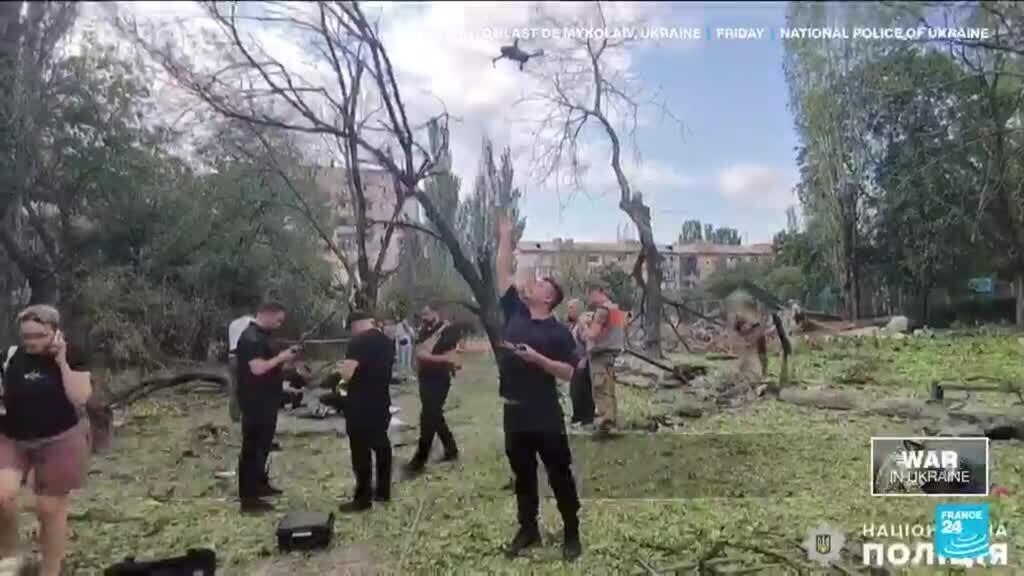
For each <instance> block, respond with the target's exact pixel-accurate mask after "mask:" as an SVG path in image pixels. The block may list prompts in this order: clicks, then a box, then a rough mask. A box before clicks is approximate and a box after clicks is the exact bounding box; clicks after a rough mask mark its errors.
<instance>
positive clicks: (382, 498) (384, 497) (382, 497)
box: [373, 494, 391, 503]
mask: <svg viewBox="0 0 1024 576" xmlns="http://www.w3.org/2000/svg"><path fill="white" fill-rule="evenodd" d="M373 501H374V502H383V503H387V502H391V495H390V494H377V495H376V496H374V497H373Z"/></svg>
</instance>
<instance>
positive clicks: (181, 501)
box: [71, 337, 1024, 576]
mask: <svg viewBox="0 0 1024 576" xmlns="http://www.w3.org/2000/svg"><path fill="white" fill-rule="evenodd" d="M1022 352H1024V347H1022V346H1021V345H1020V344H1018V343H1017V341H1016V340H1015V339H1013V338H982V337H972V338H958V339H934V340H930V339H929V340H912V341H911V340H904V341H883V342H881V343H880V344H878V346H877V347H876V346H874V345H872V344H870V343H867V344H862V345H856V346H855V345H853V344H837V345H833V346H831V347H829V348H827V349H825V350H821V351H815V352H811V351H802V352H799V353H798V354H797V356H796V358H795V362H794V365H795V368H796V373H797V376H798V377H799V378H800V379H801V380H804V381H821V382H833V383H834V382H854V383H855V384H850V385H851V386H854V385H855V386H858V387H860V388H861V389H863V390H864V391H865V393H871V394H874V395H883V396H924V395H926V394H927V390H928V386H929V384H930V383H931V382H932V381H933V380H936V379H944V380H951V381H955V380H959V379H963V378H964V377H966V376H973V375H984V376H990V377H996V378H1001V379H1007V380H1012V381H1017V382H1024V365H1022V363H1021V353H1022ZM414 388H415V387H414V386H406V387H405V389H400V390H399V389H396V390H395V393H393V397H394V398H395V400H396V402H397V404H398V405H399V406H401V407H402V412H401V415H403V416H404V417H405V418H406V419H410V420H415V418H416V415H417V414H418V401H417V399H416V395H415V390H414ZM677 395H678V392H673V391H659V392H654V393H652V392H648V391H642V390H638V389H633V388H620V406H621V408H620V410H621V412H622V417H623V419H624V420H625V423H626V424H627V425H630V424H640V423H642V422H643V421H645V420H646V418H647V417H648V416H651V415H655V414H658V413H661V412H670V411H672V409H673V405H674V402H675V400H676V397H677ZM986 401H988V402H990V403H997V404H998V403H1004V404H1005V403H1009V402H1010V397H1006V396H999V395H992V396H991V397H986ZM447 417H448V420H449V423H450V424H451V426H452V428H453V430H454V433H455V435H456V437H457V439H458V440H459V441H460V443H461V444H462V448H463V459H462V460H461V461H460V462H459V463H456V464H445V465H434V466H432V467H431V468H429V473H428V474H426V475H424V476H422V477H419V478H417V479H415V480H411V481H404V482H401V483H399V484H397V485H396V487H395V495H396V496H397V499H396V500H395V501H394V502H392V503H391V504H389V505H387V506H386V507H378V508H376V509H374V510H373V511H372V512H370V513H368V514H365V515H360V516H356V517H348V516H341V517H339V518H338V520H337V523H336V530H337V537H336V542H335V545H334V548H333V549H332V550H331V551H329V552H321V553H319V554H315V555H310V556H302V555H299V556H292V557H287V558H280V557H278V556H276V553H275V552H274V526H275V524H276V521H277V519H278V518H279V516H267V517H262V518H249V517H242V516H240V515H239V514H238V513H237V504H236V503H235V502H234V500H233V498H234V492H235V490H234V481H233V480H230V479H228V480H224V479H220V478H218V477H217V475H216V473H217V472H220V471H225V470H233V469H234V464H235V459H236V458H237V451H238V446H239V437H238V432H237V430H235V429H234V428H232V426H231V425H230V423H229V421H228V419H227V410H226V407H225V401H224V399H223V398H217V397H211V396H200V395H172V396H167V397H163V398H159V399H155V400H147V401H143V402H141V403H138V404H136V405H135V406H133V407H132V408H131V409H130V411H129V412H128V413H126V414H125V415H124V419H125V424H124V425H123V426H122V427H120V428H119V429H118V430H117V433H116V436H115V441H114V443H113V446H112V449H111V451H110V452H109V454H107V455H104V456H101V457H98V458H97V459H96V460H95V461H94V462H93V470H92V473H91V475H90V480H89V485H88V487H87V489H85V490H84V491H83V493H81V494H80V495H79V496H78V497H77V499H76V501H75V504H74V506H73V521H72V528H73V531H74V543H73V554H72V559H71V563H72V564H73V567H74V568H75V573H77V574H95V573H98V572H99V571H100V570H101V568H102V567H104V566H106V565H109V564H110V563H112V562H114V561H116V560H118V559H120V558H121V557H124V556H129V555H134V556H138V557H140V558H141V557H145V558H152V557H159V556H164V555H173V554H178V553H181V552H182V551H184V550H185V549H187V548H189V547H200V546H205V547H212V548H215V549H216V550H217V553H218V555H219V557H220V558H221V559H222V560H221V562H222V566H223V570H222V572H223V573H224V574H239V575H246V576H248V575H259V574H266V575H269V574H290V575H300V574H318V573H319V574H363V573H407V574H566V573H579V574H628V573H634V572H635V571H636V570H638V569H639V568H640V562H641V561H642V562H644V563H646V564H647V565H649V566H655V567H657V566H666V565H672V564H680V563H683V562H686V561H692V560H694V559H696V558H698V557H699V556H700V555H701V554H704V553H706V552H707V550H708V548H709V547H710V546H711V545H712V543H713V542H715V541H717V540H720V539H725V540H728V541H730V542H734V543H739V544H746V545H755V546H757V547H760V548H765V549H769V550H774V551H778V552H782V553H784V554H785V555H787V556H790V557H793V558H795V559H797V560H801V561H803V560H806V558H801V557H800V553H799V551H795V549H793V548H792V545H791V544H790V543H788V542H792V541H802V540H803V539H804V537H805V534H806V532H807V530H808V529H809V528H811V527H813V526H816V525H817V524H819V523H822V522H825V523H828V524H831V525H833V526H837V527H842V528H843V529H845V531H846V532H847V533H851V534H852V533H855V532H856V533H859V532H860V529H861V526H863V525H864V524H866V523H872V522H873V523H877V524H883V523H884V524H915V523H922V524H930V523H932V521H933V520H932V515H933V513H934V504H935V500H934V499H929V498H897V499H893V498H873V497H871V496H870V495H869V492H868V490H869V479H868V472H867V471H868V458H869V455H868V447H869V440H868V439H869V437H870V436H872V435H885V434H898V433H918V432H919V429H918V426H917V425H915V423H913V422H899V421H894V420H891V419H886V418H878V417H860V416H856V415H853V414H849V413H843V412H829V411H821V410H811V409H807V408H801V407H797V406H792V405H788V404H782V403H778V402H775V401H768V400H766V401H762V402H758V403H755V404H751V405H748V406H745V407H743V408H740V409H737V410H735V411H730V412H724V413H718V414H715V415H711V416H707V417H704V418H701V419H696V420H689V421H687V423H686V425H685V426H684V427H683V428H682V430H681V431H680V433H679V434H665V433H661V434H658V435H657V436H626V437H625V438H622V439H619V440H616V441H613V442H610V443H604V444H594V443H593V442H591V441H590V440H586V439H580V440H576V441H575V442H574V448H573V450H574V454H575V458H576V461H577V469H578V475H579V476H580V477H581V484H582V491H583V496H584V498H585V500H584V505H583V512H582V522H583V535H584V545H585V552H584V556H583V558H582V559H581V561H580V562H579V563H578V564H577V565H575V566H573V567H571V568H570V567H567V566H566V565H564V564H563V563H562V562H561V560H560V554H559V547H558V542H559V541H560V539H561V536H560V531H561V523H560V520H559V518H558V514H557V511H556V510H555V508H554V505H553V502H551V501H545V502H544V503H543V504H542V516H543V525H544V526H545V531H546V532H547V534H546V535H547V538H546V545H545V546H544V547H543V548H540V549H538V550H537V551H536V552H534V553H533V554H532V555H530V556H529V557H527V558H523V559H519V560H516V561H509V560H506V559H505V558H504V557H502V556H501V554H500V553H499V548H500V546H501V545H502V544H504V543H505V542H506V540H507V539H508V538H509V537H510V536H511V535H512V533H513V531H514V518H515V509H514V499H513V497H512V494H511V492H508V491H505V490H504V489H503V485H504V484H505V483H506V482H507V481H508V479H509V473H508V468H507V464H506V461H505V458H504V453H503V444H502V432H501V429H500V406H499V404H498V402H497V383H496V374H495V370H494V367H493V364H492V363H491V362H490V361H488V359H487V357H486V356H484V355H480V356H479V357H478V358H476V359H475V360H472V361H470V362H468V363H467V366H466V368H465V369H464V370H463V371H462V372H461V373H460V375H459V377H458V378H457V380H456V382H455V384H454V386H453V389H452V395H451V399H450V400H449V406H448V416H447ZM414 434H415V432H412V433H409V434H408V435H410V436H411V435H414ZM407 439H411V438H407ZM279 440H280V442H281V444H282V445H283V447H284V451H283V452H282V453H278V454H275V455H274V460H273V465H272V475H273V477H274V478H275V483H276V484H278V485H279V486H280V487H283V488H285V492H286V494H285V497H284V498H283V499H282V500H281V501H280V506H279V508H280V510H282V511H284V510H286V509H296V508H298V509H302V508H309V509H314V510H331V509H334V508H335V507H336V505H337V503H338V501H339V499H341V498H344V497H347V496H348V495H349V494H350V492H351V488H352V476H351V472H350V467H349V460H348V447H347V442H346V441H345V440H342V439H338V438H335V437H333V436H329V435H316V436H282V437H280V438H279ZM412 448H413V447H412V446H411V445H408V446H404V447H399V448H397V449H396V460H397V461H399V462H401V461H404V460H406V459H407V458H408V457H409V455H410V454H411V451H412ZM993 468H994V469H993V472H992V474H993V479H994V482H995V483H997V484H1001V485H1005V486H1008V487H1010V488H1011V490H1013V493H1014V494H1015V495H1017V494H1021V493H1022V491H1024V481H1022V474H1021V472H1022V468H1024V449H1022V446H1021V445H1020V444H1008V443H999V444H996V445H994V455H993ZM542 481H543V480H542ZM991 502H992V504H993V508H992V515H993V522H994V523H996V524H999V523H1004V524H1005V525H1006V526H1007V528H1008V530H1009V531H1010V539H1011V547H1010V562H1011V564H1013V565H1016V566H1017V568H1010V569H1007V570H1006V571H1004V572H1003V573H1006V574H1011V573H1015V574H1021V573H1024V569H1022V568H1020V566H1022V564H1021V559H1022V558H1024V557H1022V554H1024V521H1022V519H1024V506H1022V505H1021V500H1020V498H1019V497H1018V496H1013V497H1009V498H1000V499H992V500H991ZM787 547H788V548H787ZM751 562H752V563H753V564H757V563H762V564H763V563H765V562H769V563H770V562H771V561H770V560H765V559H764V558H761V559H759V560H751ZM787 572H789V573H794V572H793V571H792V570H790V569H788V568H787V567H785V566H784V565H773V566H767V567H763V569H762V570H761V572H760V573H763V574H784V573H787ZM989 573H993V572H989Z"/></svg>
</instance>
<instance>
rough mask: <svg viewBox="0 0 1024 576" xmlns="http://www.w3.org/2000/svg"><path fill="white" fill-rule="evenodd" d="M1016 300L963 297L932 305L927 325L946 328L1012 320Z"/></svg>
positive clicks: (1014, 317) (1014, 314)
mask: <svg viewBox="0 0 1024 576" xmlns="http://www.w3.org/2000/svg"><path fill="white" fill-rule="evenodd" d="M1016 305H1017V303H1016V301H1015V300H1014V299H1013V298H965V299H961V300H956V301H954V302H953V303H952V304H950V305H948V306H934V307H932V308H931V309H930V310H929V311H928V322H927V324H928V325H929V326H932V327H935V328H948V327H949V326H951V325H953V324H954V323H957V324H961V325H968V326H969V325H974V324H997V323H1000V322H1010V323H1012V322H1014V320H1015V319H1016Z"/></svg>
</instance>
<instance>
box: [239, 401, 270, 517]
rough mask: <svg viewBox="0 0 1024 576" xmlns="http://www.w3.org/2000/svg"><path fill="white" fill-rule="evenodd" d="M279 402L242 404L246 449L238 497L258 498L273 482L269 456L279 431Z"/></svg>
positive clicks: (240, 461) (242, 462)
mask: <svg viewBox="0 0 1024 576" xmlns="http://www.w3.org/2000/svg"><path fill="white" fill-rule="evenodd" d="M277 408H278V407H277V403H274V404H269V405H266V406H262V405H259V406H251V405H250V406H247V405H245V403H243V404H242V451H241V452H240V453H239V455H238V497H239V498H257V497H259V493H260V490H261V489H262V488H264V487H266V486H267V485H268V484H269V478H268V475H267V457H269V456H270V447H271V445H272V444H273V443H274V433H275V432H276V431H277Z"/></svg>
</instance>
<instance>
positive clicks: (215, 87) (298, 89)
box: [120, 2, 500, 345]
mask: <svg viewBox="0 0 1024 576" xmlns="http://www.w3.org/2000/svg"><path fill="white" fill-rule="evenodd" d="M203 6H204V7H205V9H206V12H207V13H208V14H209V16H210V17H211V18H212V19H213V21H214V22H215V23H216V25H217V27H216V32H215V33H214V36H216V38H217V39H218V40H219V41H220V43H221V44H222V45H221V46H220V47H219V50H218V51H217V56H219V58H220V61H218V62H217V64H216V66H214V67H213V69H212V70H202V69H200V68H199V67H198V66H196V65H195V64H194V63H193V62H192V59H190V58H188V57H187V56H186V55H185V54H183V53H181V51H175V50H174V49H172V48H170V47H169V46H166V45H159V44H158V43H157V42H155V41H152V40H151V39H150V38H149V37H147V35H146V34H144V33H143V32H142V31H141V30H140V29H139V27H138V26H137V25H135V24H134V23H133V22H130V21H124V20H122V21H121V23H120V28H121V30H122V31H124V32H126V33H128V34H129V35H130V36H131V37H132V38H134V40H135V41H136V42H137V43H138V44H139V45H141V46H142V47H143V48H144V49H145V50H146V51H147V52H148V53H149V54H150V55H151V56H152V57H154V58H155V59H156V60H157V61H158V62H159V63H160V64H161V65H162V66H163V68H164V69H165V70H166V71H167V72H168V73H169V74H170V76H171V77H172V78H173V79H174V80H175V81H176V82H177V83H178V84H179V85H180V86H182V87H184V88H186V89H187V90H188V91H189V92H190V93H192V94H193V95H195V96H197V97H198V98H199V99H201V100H202V101H203V102H204V103H205V104H207V105H208V106H209V107H211V108H212V109H213V110H215V111H216V112H217V113H219V114H220V115H222V116H224V117H226V118H230V119H233V120H236V121H240V122H243V123H246V124H249V125H251V126H254V127H261V128H271V129H277V130H282V131H286V132H289V133H292V134H297V135H302V134H305V135H312V136H317V137H320V138H323V139H325V140H326V141H328V142H331V143H332V144H333V146H334V148H333V151H334V152H336V153H337V154H338V155H339V156H340V157H341V158H343V159H344V160H345V163H346V169H347V170H348V174H349V186H350V189H351V190H350V193H351V194H352V196H351V198H352V203H353V209H354V210H353V212H354V216H355V219H356V222H355V227H356V229H357V240H358V242H360V245H359V246H358V247H357V256H356V263H355V272H356V278H357V279H358V284H357V286H356V287H355V288H356V291H357V292H358V293H359V294H360V296H358V299H357V302H356V304H373V303H374V302H373V300H375V298H376V291H377V288H379V286H380V280H381V276H380V274H379V271H380V259H381V258H382V257H383V254H384V250H385V249H386V246H387V244H388V243H389V242H390V240H391V236H392V233H393V231H394V229H395V228H397V227H400V226H404V227H407V228H415V229H416V230H417V231H418V232H420V233H424V234H429V235H430V236H432V237H434V238H436V239H438V240H439V241H441V242H442V243H443V244H444V245H445V246H446V247H447V248H448V250H449V252H450V254H451V256H452V261H453V264H454V266H455V269H456V270H457V271H458V272H459V274H460V276H462V278H463V279H464V280H465V281H466V283H467V284H469V286H470V289H471V291H472V293H473V296H474V299H475V300H476V302H475V303H465V304H466V306H467V307H469V308H470V309H471V310H473V311H474V312H475V313H476V314H477V315H478V316H480V318H481V320H482V321H483V324H484V326H485V329H486V332H487V335H488V338H489V339H490V341H491V343H492V345H494V344H496V343H497V342H498V327H499V325H500V324H499V308H498V302H497V294H496V289H495V284H494V279H493V272H492V270H493V266H492V264H491V260H490V255H489V254H487V253H484V252H481V253H479V254H476V255H474V259H473V260H471V259H470V256H468V255H467V254H465V252H464V251H463V249H462V247H461V246H460V244H459V239H458V236H457V234H456V233H455V231H454V230H453V228H452V224H451V223H450V222H448V221H447V219H446V218H445V217H444V215H443V214H442V212H441V210H440V209H439V208H438V207H437V206H436V205H435V204H434V202H433V201H432V200H431V198H430V197H429V196H428V195H427V194H425V193H424V192H423V190H422V189H421V185H422V184H423V182H424V181H425V180H426V179H428V178H431V177H432V176H434V175H435V174H436V173H438V172H439V170H443V168H440V169H439V162H438V159H437V158H436V155H435V154H434V150H431V147H430V146H425V145H424V144H423V143H422V140H421V139H423V138H424V136H425V135H424V132H425V126H426V125H427V124H429V123H430V122H437V123H439V124H441V125H444V124H446V122H447V116H446V115H444V114H442V115H441V116H438V117H434V118H430V119H429V121H428V122H427V123H423V124H413V123H412V122H411V121H410V119H409V115H408V113H407V109H406V101H405V100H404V98H403V96H402V93H401V90H400V87H399V84H398V80H397V78H396V74H395V70H394V67H393V65H392V63H391V59H390V57H389V56H388V52H387V50H386V48H385V46H384V44H383V42H382V41H381V39H380V36H379V32H378V27H377V25H376V23H375V22H372V21H371V20H370V18H369V17H368V16H367V15H366V13H365V12H364V10H363V8H362V6H361V4H360V3H358V2H316V3H301V4H300V3H265V4H260V5H258V7H257V5H254V4H244V5H240V4H237V3H231V4H229V5H227V6H225V5H223V4H221V3H215V2H204V3H203ZM243 12H244V13H243ZM247 22H252V23H255V24H257V25H259V26H284V27H285V29H286V30H287V31H288V34H289V40H290V41H291V40H294V41H295V42H297V43H301V44H302V45H303V46H305V47H306V50H307V52H309V53H311V54H313V55H315V56H316V57H318V61H317V64H319V65H320V66H321V68H322V71H321V73H320V74H318V75H320V76H322V77H324V78H325V80H324V81H322V82H312V81H310V80H309V79H307V78H305V77H304V75H303V73H302V72H301V70H299V69H297V68H298V67H297V66H296V65H295V64H289V65H286V64H285V63H283V62H281V61H280V60H278V59H275V57H274V56H273V55H271V54H268V53H267V51H266V50H264V49H263V48H262V47H261V46H260V44H259V42H258V41H257V40H256V39H255V38H253V37H252V35H251V34H249V33H247V29H246V27H245V23H247ZM438 133H439V134H442V135H444V137H447V133H448V132H447V130H440V131H438ZM446 147H447V143H435V146H434V148H446ZM371 162H372V163H374V164H376V165H377V166H380V167H382V168H383V170H385V171H386V172H387V173H388V174H389V176H390V177H391V178H392V179H393V182H394V190H395V194H396V198H395V206H396V209H395V212H394V214H393V215H392V217H391V219H390V220H389V221H387V222H386V223H384V226H385V234H384V240H383V242H382V246H381V252H380V253H379V254H378V260H377V262H376V263H375V264H374V265H373V266H372V267H371V266H370V264H369V257H368V254H367V250H366V246H365V236H366V230H367V229H368V228H369V227H370V226H372V225H374V224H377V223H376V222H372V221H371V219H369V218H367V216H366V207H365V195H364V193H363V183H362V181H361V176H362V168H364V167H365V165H366V164H367V163H371ZM410 200H413V201H417V202H418V203H419V204H420V206H421V207H422V208H423V211H424V213H425V215H426V217H427V219H428V220H429V221H430V223H431V224H432V225H433V230H430V229H427V228H424V227H417V226H415V225H414V224H412V223H406V222H402V221H401V220H400V219H399V216H400V212H401V207H402V206H404V204H405V202H407V201H410ZM474 260H475V261H474ZM359 300H362V301H361V302H360V301H359Z"/></svg>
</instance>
